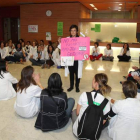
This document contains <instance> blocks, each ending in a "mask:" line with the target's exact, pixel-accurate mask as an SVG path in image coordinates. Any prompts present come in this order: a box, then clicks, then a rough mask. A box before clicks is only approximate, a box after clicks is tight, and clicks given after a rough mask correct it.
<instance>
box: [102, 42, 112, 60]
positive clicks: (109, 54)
mask: <svg viewBox="0 0 140 140" xmlns="http://www.w3.org/2000/svg"><path fill="white" fill-rule="evenodd" d="M113 59H114V57H113V50H112V49H111V44H107V46H106V48H105V49H104V56H102V60H105V61H113Z"/></svg>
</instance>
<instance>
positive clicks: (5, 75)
mask: <svg viewBox="0 0 140 140" xmlns="http://www.w3.org/2000/svg"><path fill="white" fill-rule="evenodd" d="M17 83H18V80H17V79H16V78H14V77H13V76H12V75H11V74H10V72H8V64H7V63H6V61H5V60H0V100H8V99H11V98H14V97H15V96H16V84H17Z"/></svg>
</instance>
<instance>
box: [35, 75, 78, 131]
mask: <svg viewBox="0 0 140 140" xmlns="http://www.w3.org/2000/svg"><path fill="white" fill-rule="evenodd" d="M40 103H41V109H40V113H39V115H38V117H37V120H36V123H35V127H36V128H38V129H41V130H42V131H53V130H57V129H61V128H63V127H64V126H65V125H66V124H67V123H68V121H69V118H70V117H71V112H72V109H73V107H74V104H75V101H74V99H73V98H68V99H67V94H66V93H65V92H63V88H62V81H61V77H60V75H59V74H58V73H53V74H51V76H50V77H49V80H48V87H47V88H46V89H44V90H42V93H41V97H40Z"/></svg>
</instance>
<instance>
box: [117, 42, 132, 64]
mask: <svg viewBox="0 0 140 140" xmlns="http://www.w3.org/2000/svg"><path fill="white" fill-rule="evenodd" d="M118 59H119V61H125V62H128V61H129V60H130V59H131V56H130V50H129V45H128V43H125V44H124V45H123V48H122V49H121V52H120V55H118Z"/></svg>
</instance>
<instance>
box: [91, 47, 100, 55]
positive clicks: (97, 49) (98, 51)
mask: <svg viewBox="0 0 140 140" xmlns="http://www.w3.org/2000/svg"><path fill="white" fill-rule="evenodd" d="M95 51H97V52H96V53H98V54H100V48H99V47H97V48H95V47H93V48H92V53H93V52H95Z"/></svg>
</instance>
